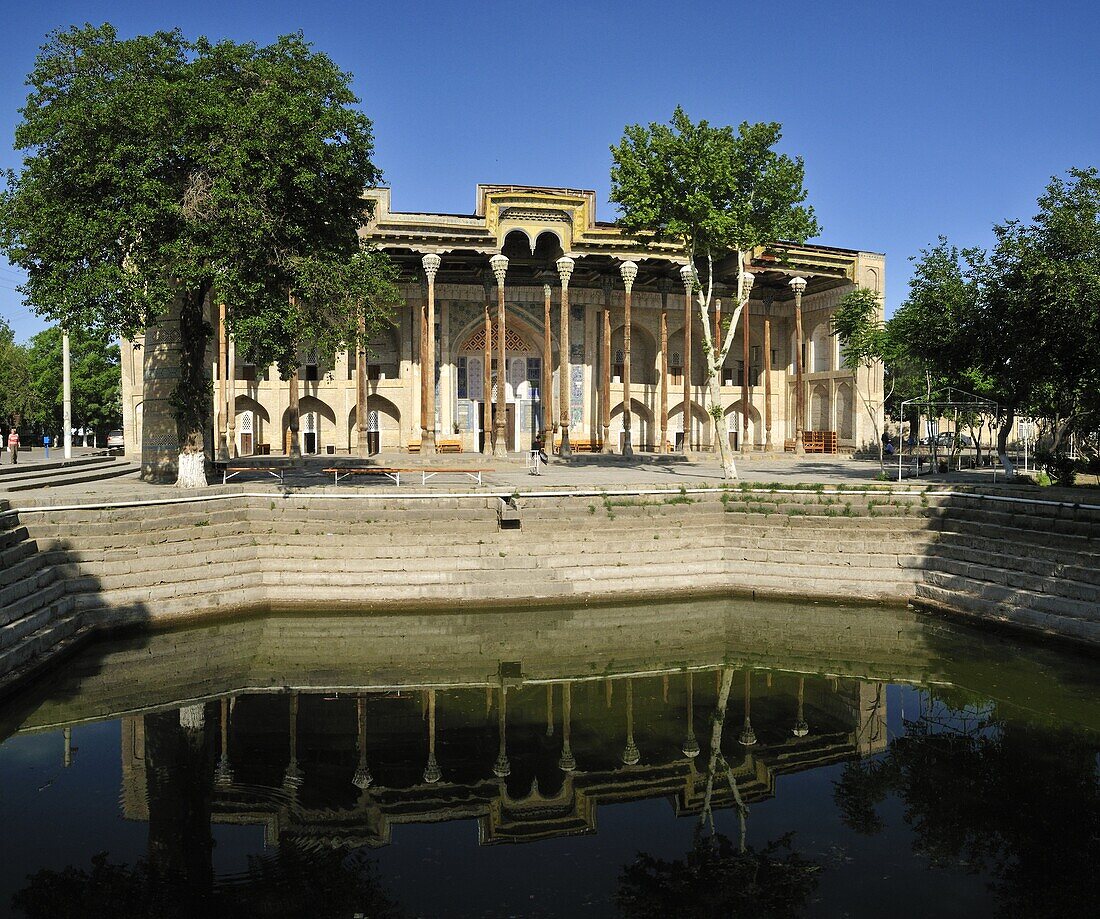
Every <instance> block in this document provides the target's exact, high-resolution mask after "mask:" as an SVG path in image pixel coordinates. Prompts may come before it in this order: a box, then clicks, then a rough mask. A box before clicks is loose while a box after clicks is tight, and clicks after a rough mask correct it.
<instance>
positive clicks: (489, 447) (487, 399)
mask: <svg viewBox="0 0 1100 919" xmlns="http://www.w3.org/2000/svg"><path fill="white" fill-rule="evenodd" d="M492 296H493V285H492V282H491V281H490V280H489V278H488V277H486V278H485V349H484V355H483V360H484V367H483V368H482V385H483V387H484V389H483V391H482V394H481V402H482V415H483V416H484V417H483V418H482V421H481V436H482V440H483V441H484V443H483V444H482V447H481V452H482V454H483V455H485V456H492V455H493V438H492V436H491V435H490V433H489V431H490V429H491V427H492V424H493V411H492V404H493V317H492V313H491V312H490V310H491V307H492Z"/></svg>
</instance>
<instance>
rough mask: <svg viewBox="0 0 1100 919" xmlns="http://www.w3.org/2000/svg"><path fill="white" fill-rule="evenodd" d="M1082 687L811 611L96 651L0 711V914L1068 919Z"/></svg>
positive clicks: (356, 622)
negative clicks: (1053, 918)
mask: <svg viewBox="0 0 1100 919" xmlns="http://www.w3.org/2000/svg"><path fill="white" fill-rule="evenodd" d="M1098 682H1100V681H1098V680H1097V677H1096V674H1095V662H1094V661H1093V660H1089V659H1085V658H1080V657H1076V656H1073V655H1070V654H1066V653H1061V652H1056V651H1053V650H1050V649H1040V648H1036V647H1032V646H1029V645H1024V644H1017V643H1014V642H1011V641H1007V640H1004V639H1001V638H998V637H991V636H989V635H987V634H984V633H976V632H972V631H969V630H966V629H962V628H959V627H955V626H952V625H948V624H946V623H943V622H939V621H936V620H928V619H924V618H920V617H918V616H916V615H915V614H913V613H911V612H907V611H902V610H896V609H875V608H869V607H859V608H845V607H838V606H830V605H826V604H813V603H807V604H792V603H781V604H776V603H767V604H765V603H749V602H746V601H719V600H709V601H705V602H694V603H675V604H673V603H661V604H634V605H631V606H626V607H615V606H603V607H583V608H562V609H537V610H528V611H519V610H511V611H502V610H497V611H491V612H472V613H464V614H455V615H402V616H386V617H374V618H369V617H355V616H324V615H272V616H268V617H262V618H251V619H246V620H240V621H233V622H220V623H217V624H215V625H211V626H208V627H204V628H194V629H188V630H181V631H173V632H161V633H155V634H140V635H131V636H129V637H122V638H116V639H112V640H109V641H103V642H100V643H99V644H97V645H94V646H91V647H89V648H87V649H86V650H85V651H84V652H83V653H82V654H81V655H80V656H78V657H77V658H74V659H71V660H70V661H68V662H66V663H65V664H64V665H63V666H62V667H61V668H60V669H59V670H58V671H55V672H54V673H52V674H50V675H49V676H48V677H47V678H45V679H43V680H41V681H39V683H38V684H36V685H35V686H32V687H29V688H28V689H27V690H26V691H25V692H23V693H22V694H21V695H19V696H18V697H15V698H12V699H9V700H8V701H7V702H5V704H4V705H3V706H2V707H0V737H2V738H4V739H3V742H2V744H0V821H2V823H0V826H2V836H0V846H2V848H3V852H2V858H0V913H6V914H11V915H16V916H33V917H37V916H43V917H45V916H50V917H59V916H74V917H75V916H81V917H86V916H100V915H102V916H112V917H119V916H142V915H150V916H346V917H352V916H356V915H363V916H494V917H495V916H624V917H642V916H644V917H649V916H653V917H658V916H661V917H665V916H729V915H735V916H742V915H746V916H771V915H775V916H788V915H789V916H801V915H807V916H890V917H904V916H986V915H990V916H1075V915H1090V914H1092V912H1093V909H1094V908H1095V904H1096V902H1097V897H1098V895H1100V885H1098V882H1097V873H1096V870H1095V864H1096V862H1097V857H1098V856H1100V790H1098V779H1100V776H1098V753H1100V705H1098V702H1097V698H1098V697H1097V684H1098Z"/></svg>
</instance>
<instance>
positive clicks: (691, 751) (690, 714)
mask: <svg viewBox="0 0 1100 919" xmlns="http://www.w3.org/2000/svg"><path fill="white" fill-rule="evenodd" d="M687 695H688V700H687V736H686V737H684V742H683V744H682V745H681V748H680V749H682V750H683V751H684V756H687V757H690V758H692V759H694V758H695V757H696V756H698V755H699V741H698V740H696V739H695V674H694V673H692V672H691V671H690V670H689V671H688V672H687Z"/></svg>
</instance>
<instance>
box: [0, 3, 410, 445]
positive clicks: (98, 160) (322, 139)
mask: <svg viewBox="0 0 1100 919" xmlns="http://www.w3.org/2000/svg"><path fill="white" fill-rule="evenodd" d="M350 79H351V78H350V75H349V74H347V73H344V72H343V71H341V70H340V69H339V68H337V67H336V65H335V64H334V63H333V62H332V61H331V60H330V59H329V58H328V57H326V56H325V55H323V54H320V53H317V52H314V51H313V50H312V49H311V47H310V45H309V44H308V43H307V42H306V41H305V40H304V39H303V38H302V36H301V35H288V36H283V37H281V38H279V39H277V40H276V41H275V42H274V43H273V44H271V45H267V46H258V45H255V44H252V43H244V44H238V43H235V42H231V41H222V42H217V43H213V42H210V41H208V40H207V39H205V38H199V39H197V40H195V41H193V42H191V41H187V40H186V39H185V38H184V37H183V35H182V34H181V33H180V32H179V31H178V30H177V31H172V32H157V33H155V34H153V35H148V36H138V37H135V38H131V39H120V38H119V37H118V35H117V32H116V30H115V29H114V27H113V26H111V25H107V24H105V25H102V26H98V27H95V26H84V27H80V28H78V27H73V28H71V29H69V30H68V31H58V32H54V33H52V34H51V35H50V36H49V39H48V41H47V43H46V44H45V45H44V46H43V48H42V50H41V52H40V53H39V56H38V58H37V60H36V62H35V66H34V70H33V71H32V73H31V74H30V76H29V78H28V83H29V85H30V87H31V91H30V95H29V96H28V99H27V102H26V105H25V106H24V108H23V109H22V115H23V121H22V123H21V124H20V125H19V126H18V127H17V129H16V138H15V144H16V148H17V149H18V150H20V151H23V153H24V154H25V156H24V161H23V166H22V169H21V171H20V172H19V173H18V174H17V173H14V172H9V173H8V175H7V189H6V191H5V192H4V193H3V194H2V195H0V249H3V250H4V251H5V252H6V253H7V254H8V257H9V259H11V261H12V262H14V263H16V264H18V265H20V266H21V267H22V268H24V269H25V270H26V271H27V273H28V281H27V283H26V284H25V285H24V286H23V288H22V290H23V292H24V293H25V295H26V297H27V299H28V300H29V301H30V303H31V304H32V305H33V306H34V308H35V309H36V311H38V312H39V313H40V314H41V315H44V316H48V317H50V318H51V319H54V320H56V321H58V322H60V323H61V324H62V325H64V326H65V327H66V328H69V329H74V330H75V329H77V328H98V329H107V330H110V331H112V332H114V333H116V334H118V333H121V334H123V335H125V336H130V335H133V334H135V333H137V332H139V331H140V330H142V329H143V328H145V327H146V326H147V325H148V324H149V323H150V321H152V320H153V319H155V318H157V317H158V316H161V315H162V314H164V313H165V311H166V310H167V309H168V308H169V307H170V306H171V305H172V303H174V302H175V303H181V304H182V306H183V309H182V313H183V316H182V317H181V335H182V338H183V345H184V357H183V360H184V367H182V368H181V370H182V373H181V385H180V388H179V390H178V391H177V394H176V398H175V400H174V404H175V405H176V408H177V413H178V417H179V419H180V423H181V429H182V430H185V431H186V430H190V431H193V430H195V428H194V426H195V425H197V424H199V423H200V422H201V420H202V417H203V416H204V414H205V412H206V411H207V410H208V409H207V407H206V406H205V405H204V404H203V401H204V399H205V397H206V395H207V393H208V386H206V385H205V383H204V382H203V378H204V377H203V375H204V374H205V373H206V371H207V368H206V367H205V357H204V352H205V345H206V341H207V339H208V337H209V335H210V333H211V330H210V327H209V325H208V324H207V323H206V322H204V321H203V319H202V309H203V305H204V304H207V303H217V302H219V301H224V302H226V303H227V304H228V306H229V311H230V317H231V318H230V325H231V327H232V328H233V329H234V331H235V332H236V333H237V336H238V345H239V348H240V351H241V353H242V356H245V357H246V358H247V359H248V360H250V361H252V362H255V363H258V364H268V363H271V362H278V363H280V365H281V366H284V367H285V366H287V365H289V363H291V362H292V359H291V357H290V355H292V354H294V353H296V352H297V350H299V349H300V348H302V347H304V346H310V347H312V346H314V345H315V344H317V345H320V344H323V345H325V346H331V344H332V343H333V341H334V340H338V341H339V342H341V343H342V342H347V341H349V340H351V338H352V337H353V335H354V329H355V325H356V320H357V318H358V313H359V311H360V309H364V310H365V311H366V312H367V314H368V316H373V315H374V312H375V310H376V309H377V308H378V307H380V306H384V305H385V302H386V301H388V299H389V298H390V297H392V295H393V293H394V290H393V288H392V284H391V282H392V272H387V271H386V270H385V268H384V267H383V257H382V256H380V255H378V254H377V253H370V254H367V253H362V252H361V246H360V241H359V237H358V232H357V231H358V229H359V227H361V226H362V225H363V223H364V221H365V219H366V218H367V216H368V215H367V213H366V212H365V208H364V205H363V200H362V191H363V188H364V187H365V186H368V185H376V184H378V182H379V181H380V179H381V174H380V172H379V170H378V169H377V168H376V167H375V166H374V164H373V163H372V161H371V157H372V154H373V145H374V142H373V136H372V129H371V123H370V120H369V119H368V118H367V117H366V116H365V115H364V114H363V113H362V112H361V111H359V110H358V109H357V108H356V105H357V103H358V101H359V100H358V99H357V98H356V97H355V95H354V94H353V93H352V92H351V89H350V86H349V84H350ZM368 275H369V277H368ZM290 292H298V293H299V294H300V295H301V300H302V301H303V302H304V303H314V304H315V305H314V306H313V307H312V308H311V307H308V306H298V307H297V308H295V307H294V306H293V305H291V304H290V302H289V299H288V294H289V293H290ZM322 299H323V305H322V304H321V300H322ZM383 321H384V315H383ZM185 327H186V328H185ZM328 329H331V332H323V330H328ZM318 339H320V340H318ZM200 429H201V428H200Z"/></svg>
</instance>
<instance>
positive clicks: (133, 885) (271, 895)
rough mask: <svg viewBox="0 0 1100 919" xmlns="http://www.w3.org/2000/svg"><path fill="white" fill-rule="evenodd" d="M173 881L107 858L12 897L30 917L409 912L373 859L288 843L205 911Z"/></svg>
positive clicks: (36, 880) (339, 918) (325, 916)
mask: <svg viewBox="0 0 1100 919" xmlns="http://www.w3.org/2000/svg"><path fill="white" fill-rule="evenodd" d="M180 893H181V888H180V885H179V884H178V883H175V882H173V881H172V879H169V878H166V877H165V876H164V875H163V874H162V873H160V872H159V871H154V870H153V869H152V868H151V867H150V864H149V862H147V861H144V860H139V861H138V862H137V863H136V864H134V866H133V867H130V866H129V865H115V864H111V863H110V862H109V861H108V858H107V854H106V853H101V854H99V855H96V856H94V857H93V858H92V867H91V870H90V871H86V870H84V869H82V868H74V867H71V866H70V867H68V868H64V869H62V870H61V871H39V872H37V873H36V874H34V875H32V876H31V878H30V883H29V884H28V885H27V886H26V887H25V888H24V889H23V890H21V891H20V892H19V893H17V894H16V895H15V896H14V898H13V899H12V905H13V907H14V908H15V909H16V910H20V911H22V913H23V914H24V915H26V916H27V917H28V919H123V917H125V919H130V917H145V916H148V917H153V916H155V917H158V919H160V917H176V916H178V917H184V916H186V917H199V916H201V917H203V919H206V917H209V919H223V917H224V919H230V917H241V916H249V917H271V919H283V917H286V919H290V917H300V916H310V917H320V919H351V917H353V916H356V915H362V916H370V917H372V919H374V917H378V919H390V917H398V916H401V915H403V913H402V911H401V910H400V909H399V908H398V907H397V905H396V904H394V903H393V901H392V900H390V899H389V897H388V896H387V895H386V893H385V892H384V891H383V890H382V887H381V884H380V882H379V879H378V874H377V869H376V866H375V864H374V862H372V861H370V860H368V859H367V858H366V857H365V856H363V855H361V854H359V853H353V854H351V855H348V854H346V853H344V852H340V851H333V850H321V851H319V852H317V853H313V852H310V853H308V854H307V853H303V852H301V851H300V850H298V849H297V848H295V847H293V846H287V845H285V844H284V846H283V847H282V848H280V850H279V852H278V854H276V855H274V856H269V857H265V858H254V859H251V860H250V862H249V868H248V871H247V873H246V874H245V875H243V876H242V877H240V878H236V879H234V880H233V881H232V882H229V883H220V884H215V885H214V886H213V887H212V889H211V890H210V891H209V896H208V897H206V898H204V902H203V905H202V907H201V910H200V911H199V912H195V911H194V910H193V909H192V906H193V901H191V902H187V901H186V900H181V899H179V894H180Z"/></svg>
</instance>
